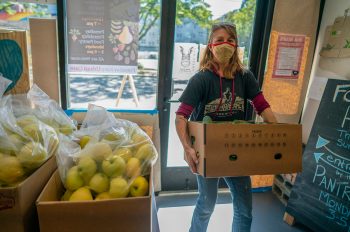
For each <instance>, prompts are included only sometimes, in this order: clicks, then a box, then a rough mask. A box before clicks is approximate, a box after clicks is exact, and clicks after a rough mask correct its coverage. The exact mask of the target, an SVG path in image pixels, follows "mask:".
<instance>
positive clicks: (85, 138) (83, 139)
mask: <svg viewBox="0 0 350 232" xmlns="http://www.w3.org/2000/svg"><path fill="white" fill-rule="evenodd" d="M90 138H91V137H90V136H89V135H84V136H83V137H81V139H80V141H79V145H80V147H81V148H82V149H83V148H84V147H85V146H86V144H88V142H89V141H90Z"/></svg>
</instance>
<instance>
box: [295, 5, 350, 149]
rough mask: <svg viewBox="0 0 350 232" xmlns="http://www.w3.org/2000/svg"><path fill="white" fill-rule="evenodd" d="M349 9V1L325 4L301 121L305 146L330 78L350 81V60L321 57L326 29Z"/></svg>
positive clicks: (349, 14)
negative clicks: (327, 68)
mask: <svg viewBox="0 0 350 232" xmlns="http://www.w3.org/2000/svg"><path fill="white" fill-rule="evenodd" d="M347 8H350V2H349V0H337V1H334V0H326V2H325V7H324V11H323V15H322V21H321V26H320V31H319V36H318V39H317V45H316V50H315V56H314V61H313V65H312V70H311V76H310V82H309V87H308V93H307V97H306V100H305V105H304V109H303V113H302V119H301V123H302V125H303V143H305V144H306V143H307V140H308V138H309V135H310V132H311V128H312V124H313V122H314V120H315V116H316V113H317V110H318V107H319V104H320V100H321V97H322V93H323V91H324V87H325V84H326V82H327V80H328V79H329V78H332V79H340V80H350V58H323V57H321V56H320V55H319V53H320V51H321V48H322V45H323V42H324V38H325V32H326V27H327V26H331V25H332V24H333V22H334V20H335V18H336V17H340V16H343V15H344V11H345V10H346V9H347ZM349 16H350V10H349V13H348V17H349ZM320 64H321V67H320ZM326 66H328V67H329V68H330V69H331V70H336V69H338V70H344V71H339V72H338V73H335V72H334V71H330V70H326V69H325V68H324V67H326ZM331 66H332V67H331ZM347 70H348V71H347Z"/></svg>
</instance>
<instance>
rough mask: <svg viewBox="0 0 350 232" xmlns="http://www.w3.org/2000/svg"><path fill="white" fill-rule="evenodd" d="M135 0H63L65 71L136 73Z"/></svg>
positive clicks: (137, 13)
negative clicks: (65, 40) (65, 38)
mask: <svg viewBox="0 0 350 232" xmlns="http://www.w3.org/2000/svg"><path fill="white" fill-rule="evenodd" d="M139 8H140V3H139V0H119V1H116V0H101V1H96V0H74V1H67V41H68V72H70V73H92V74H136V73H137V53H138V32H139V26H138V25H139Z"/></svg>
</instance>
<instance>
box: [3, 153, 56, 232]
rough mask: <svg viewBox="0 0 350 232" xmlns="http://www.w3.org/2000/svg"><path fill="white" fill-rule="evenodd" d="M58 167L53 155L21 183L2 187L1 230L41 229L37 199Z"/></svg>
mask: <svg viewBox="0 0 350 232" xmlns="http://www.w3.org/2000/svg"><path fill="white" fill-rule="evenodd" d="M56 168H57V165H56V159H55V156H52V157H51V158H50V159H48V160H47V161H46V162H45V163H44V164H43V165H42V166H41V167H40V168H38V169H37V170H36V171H35V172H34V173H33V174H32V175H30V176H29V177H28V178H26V179H25V180H24V181H22V182H21V183H20V184H18V185H16V186H15V187H3V188H0V225H1V227H0V228H1V229H0V230H1V231H11V232H19V231H27V232H31V231H39V223H38V217H37V213H36V207H35V201H36V199H37V198H38V196H39V194H40V193H41V191H42V189H43V188H44V186H45V184H46V183H47V181H48V179H49V178H50V176H51V175H52V173H53V172H54V170H55V169H56Z"/></svg>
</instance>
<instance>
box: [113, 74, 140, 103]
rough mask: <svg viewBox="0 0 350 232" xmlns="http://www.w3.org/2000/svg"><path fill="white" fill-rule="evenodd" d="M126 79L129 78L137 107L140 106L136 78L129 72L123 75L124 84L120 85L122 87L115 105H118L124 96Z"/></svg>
mask: <svg viewBox="0 0 350 232" xmlns="http://www.w3.org/2000/svg"><path fill="white" fill-rule="evenodd" d="M126 79H128V80H129V83H130V87H131V91H132V95H133V97H134V102H135V105H136V107H138V106H139V100H138V97H137V92H136V88H135V83H134V78H133V77H132V75H129V74H127V75H124V76H123V80H122V84H121V85H120V88H119V91H118V96H117V101H116V103H115V106H118V104H119V100H120V98H121V97H122V94H123V90H124V86H125V82H126Z"/></svg>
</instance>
